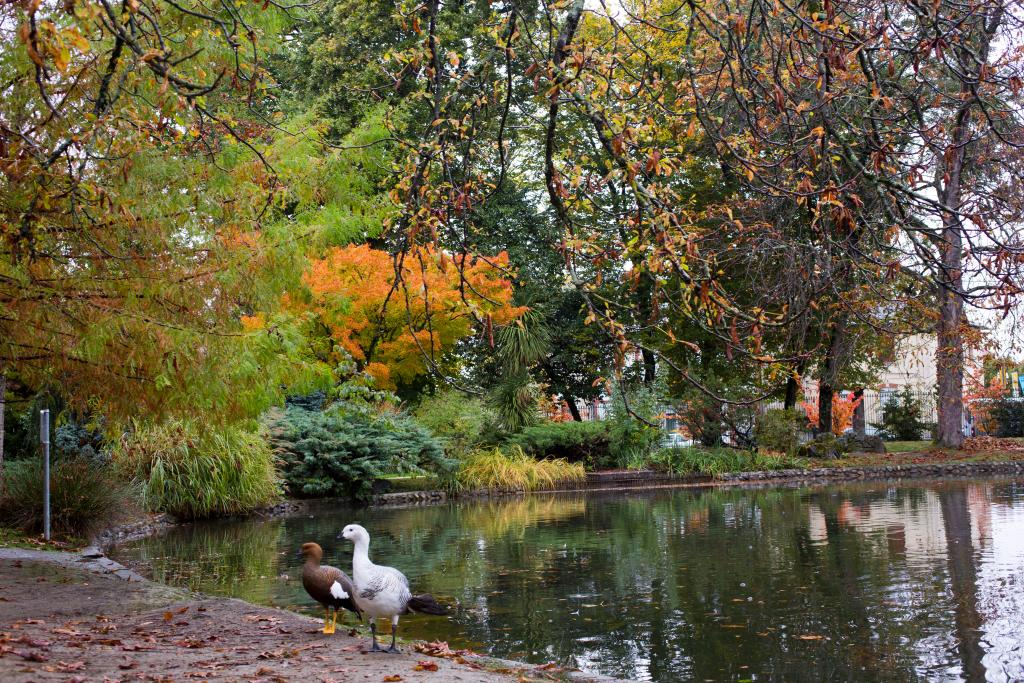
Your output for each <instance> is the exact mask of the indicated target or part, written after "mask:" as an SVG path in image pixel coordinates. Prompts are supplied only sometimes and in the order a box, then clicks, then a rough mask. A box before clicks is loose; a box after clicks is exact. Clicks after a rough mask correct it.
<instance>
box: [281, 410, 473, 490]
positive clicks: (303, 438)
mask: <svg viewBox="0 0 1024 683" xmlns="http://www.w3.org/2000/svg"><path fill="white" fill-rule="evenodd" d="M267 426H268V432H269V439H270V443H271V445H272V446H273V448H274V453H275V454H276V455H277V457H278V458H279V461H280V464H281V471H282V475H283V477H284V481H285V486H286V488H287V490H288V493H289V494H290V495H293V496H296V497H319V496H324V497H328V496H330V497H342V498H347V499H349V500H351V501H352V502H355V503H364V502H368V501H369V500H370V499H371V498H372V497H373V493H374V482H375V481H376V480H377V479H378V478H379V477H380V476H382V475H384V474H424V473H431V474H435V475H437V476H438V478H439V479H442V480H444V479H446V478H449V477H450V476H451V475H452V474H453V472H454V470H455V467H456V465H457V463H456V461H455V460H452V459H450V458H448V457H446V456H445V454H444V449H443V448H441V445H440V443H438V441H437V440H436V439H434V437H432V436H431V435H430V433H429V432H427V430H426V429H424V428H423V427H421V426H419V425H417V424H416V423H414V422H413V421H412V420H410V419H409V418H406V417H403V416H400V415H396V416H389V417H374V416H369V415H365V414H361V413H353V414H346V415H342V414H339V413H337V412H334V411H327V412H322V411H310V410H303V409H302V408H298V407H294V406H292V407H288V408H287V409H285V410H283V411H275V412H274V414H272V415H270V416H269V417H268V422H267Z"/></svg>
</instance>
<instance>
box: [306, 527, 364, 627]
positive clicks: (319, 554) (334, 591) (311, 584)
mask: <svg viewBox="0 0 1024 683" xmlns="http://www.w3.org/2000/svg"><path fill="white" fill-rule="evenodd" d="M300 552H301V554H302V556H303V557H304V558H306V563H305V564H304V565H303V566H302V586H303V588H305V589H306V592H307V593H309V595H310V597H311V598H313V599H314V600H316V601H317V602H319V603H320V604H321V605H323V606H324V633H334V627H335V626H336V625H337V624H338V609H339V608H342V607H344V608H345V609H347V610H349V611H350V612H352V613H354V614H355V615H356V616H357V617H359V620H360V621H362V620H363V614H362V611H360V609H359V607H357V606H356V603H355V601H354V600H353V599H352V596H353V594H354V593H355V591H356V589H355V586H353V585H352V579H350V578H348V576H347V575H346V574H345V572H343V571H341V570H340V569H338V568H337V567H330V566H328V565H325V564H320V561H321V560H322V559H323V558H324V551H323V549H322V548H321V547H320V546H319V545H317V544H316V543H303V544H302V550H301V551H300ZM332 607H333V608H334V618H333V619H330V611H331V608H332Z"/></svg>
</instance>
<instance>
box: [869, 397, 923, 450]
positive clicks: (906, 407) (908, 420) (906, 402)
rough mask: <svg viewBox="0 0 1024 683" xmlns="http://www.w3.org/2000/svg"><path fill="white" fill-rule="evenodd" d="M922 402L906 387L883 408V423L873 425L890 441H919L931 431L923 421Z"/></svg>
mask: <svg viewBox="0 0 1024 683" xmlns="http://www.w3.org/2000/svg"><path fill="white" fill-rule="evenodd" d="M921 413H922V406H921V401H920V400H918V398H917V397H916V396H915V395H914V392H913V391H911V389H910V387H904V388H903V389H902V390H900V391H899V392H898V393H897V394H896V395H895V396H894V397H892V398H890V399H889V400H887V401H886V402H885V404H884V405H883V406H882V422H881V423H880V424H875V425H873V426H874V427H875V428H876V429H878V430H879V432H880V435H881V436H882V437H884V438H886V439H889V440H890V441H917V440H918V439H920V438H921V435H922V434H923V433H924V432H925V431H927V430H929V429H931V425H930V424H929V423H927V422H925V421H924V420H922V419H921Z"/></svg>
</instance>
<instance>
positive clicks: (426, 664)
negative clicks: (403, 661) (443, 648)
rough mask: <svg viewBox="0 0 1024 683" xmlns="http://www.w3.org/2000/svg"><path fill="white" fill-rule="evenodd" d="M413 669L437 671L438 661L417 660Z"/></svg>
mask: <svg viewBox="0 0 1024 683" xmlns="http://www.w3.org/2000/svg"><path fill="white" fill-rule="evenodd" d="M412 670H413V671H437V662H431V661H429V660H426V659H425V660H422V661H419V662H416V666H414V667H413V668H412Z"/></svg>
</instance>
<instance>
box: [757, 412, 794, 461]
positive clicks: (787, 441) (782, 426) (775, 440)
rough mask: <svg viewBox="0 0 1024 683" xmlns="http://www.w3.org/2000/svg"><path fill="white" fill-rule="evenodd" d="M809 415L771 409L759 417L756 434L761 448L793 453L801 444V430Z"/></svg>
mask: <svg viewBox="0 0 1024 683" xmlns="http://www.w3.org/2000/svg"><path fill="white" fill-rule="evenodd" d="M806 425H807V417H806V416H804V415H801V414H800V413H799V412H797V411H795V410H779V409H775V410H769V411H767V412H766V413H765V414H764V415H761V416H760V417H759V418H757V424H756V426H755V427H754V436H755V438H756V439H757V445H758V446H759V447H760V448H763V449H765V450H769V451H775V452H777V453H793V452H795V451H796V449H797V447H798V446H799V445H800V438H799V437H800V432H801V431H803V430H804V428H805V427H806Z"/></svg>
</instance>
